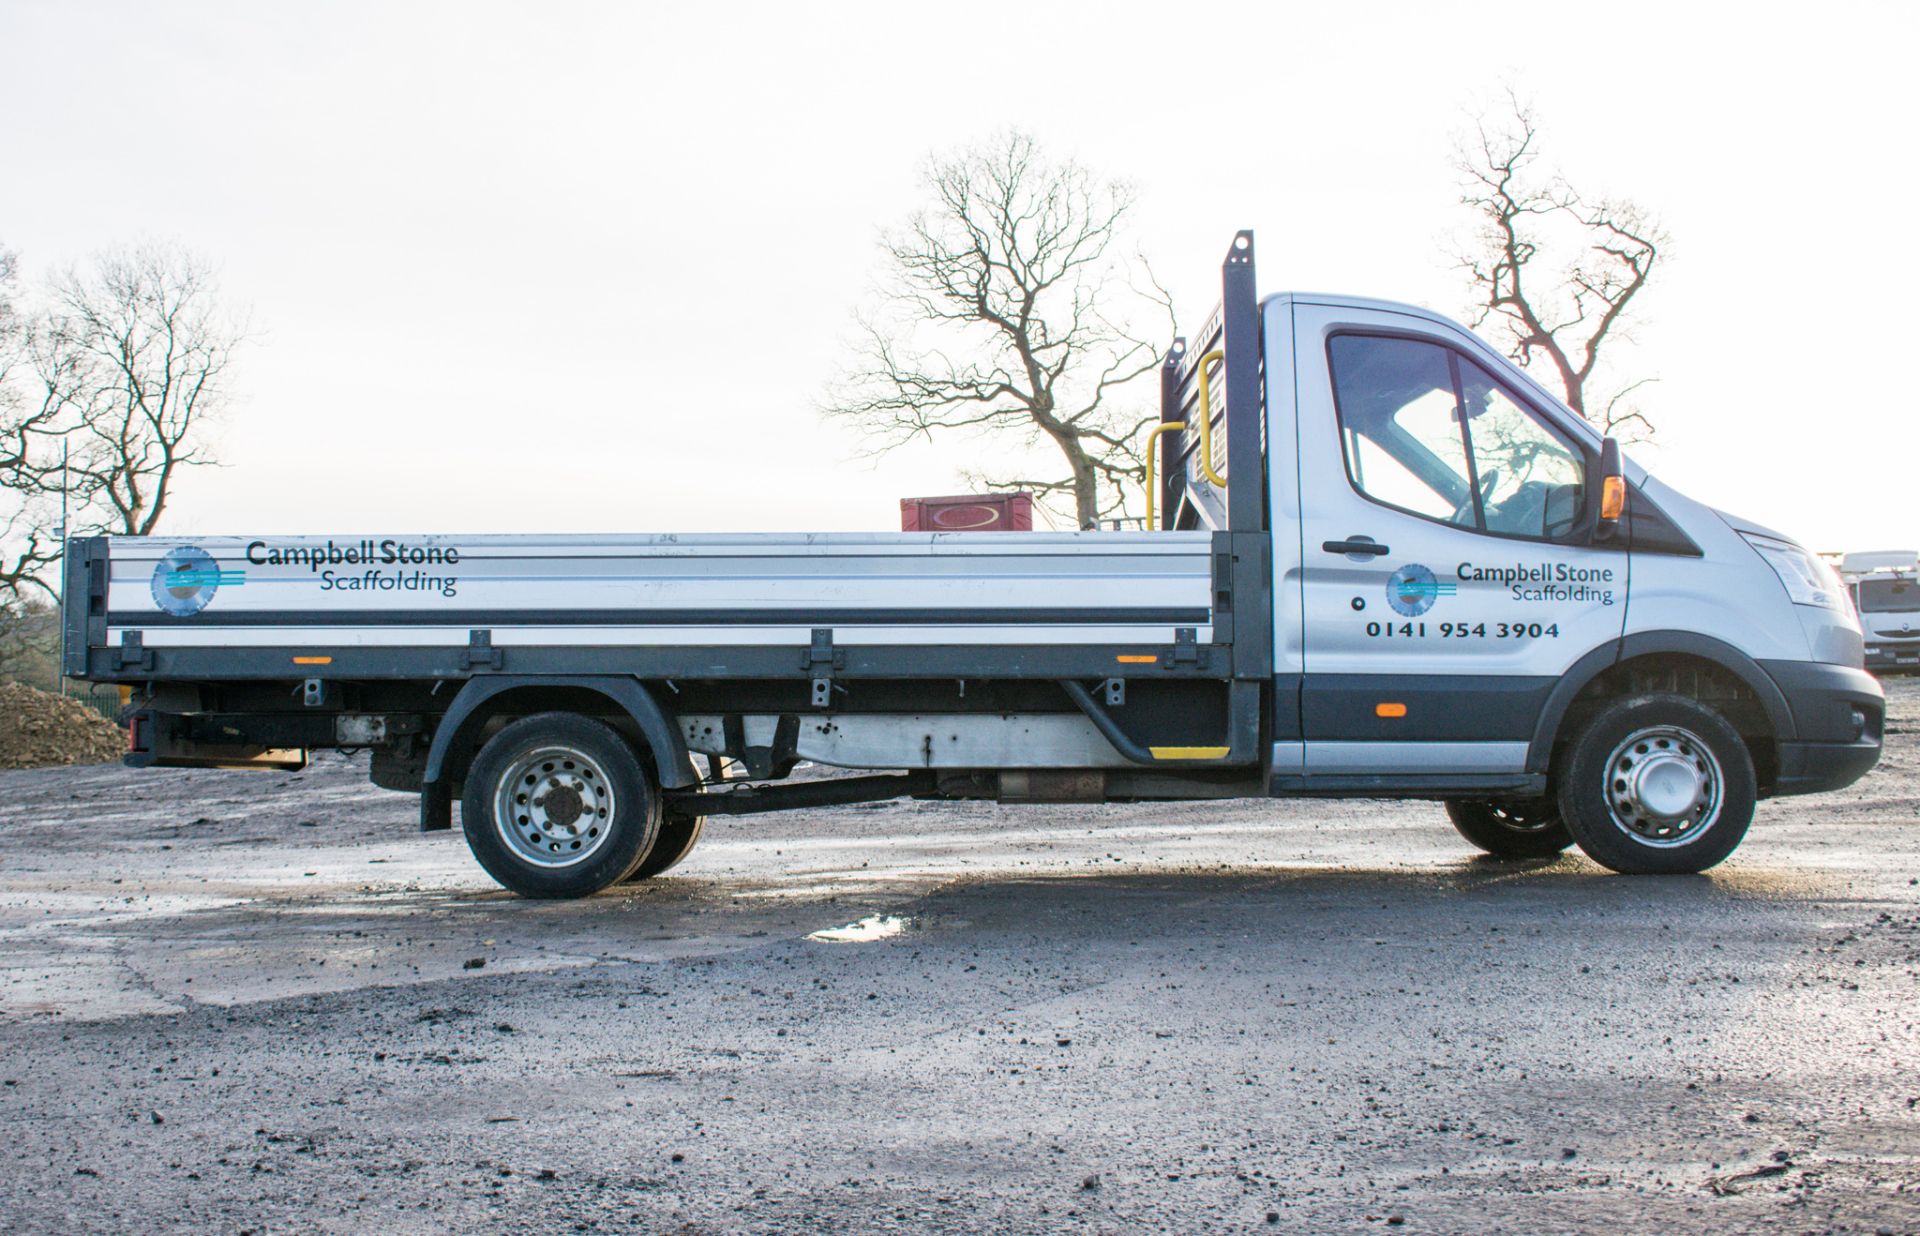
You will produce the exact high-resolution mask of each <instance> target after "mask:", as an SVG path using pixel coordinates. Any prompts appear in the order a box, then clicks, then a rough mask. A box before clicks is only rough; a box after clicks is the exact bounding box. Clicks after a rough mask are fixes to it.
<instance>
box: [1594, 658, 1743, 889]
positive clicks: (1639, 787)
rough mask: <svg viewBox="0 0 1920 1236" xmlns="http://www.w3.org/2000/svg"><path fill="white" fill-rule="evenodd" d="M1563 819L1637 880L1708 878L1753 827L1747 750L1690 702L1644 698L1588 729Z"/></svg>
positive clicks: (1617, 707)
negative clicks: (1710, 870)
mask: <svg viewBox="0 0 1920 1236" xmlns="http://www.w3.org/2000/svg"><path fill="white" fill-rule="evenodd" d="M1559 783H1560V788H1559V799H1560V817H1561V819H1563V820H1565V821H1566V823H1567V828H1568V829H1569V830H1570V831H1571V832H1572V833H1573V839H1574V840H1575V841H1576V842H1578V843H1579V845H1580V848H1581V849H1582V850H1583V851H1585V852H1586V855H1587V857H1588V858H1591V859H1592V860H1593V861H1594V862H1596V863H1599V864H1600V865H1601V866H1602V867H1608V868H1611V869H1612V870H1614V871H1619V872H1625V873H1628V874H1634V875H1639V874H1660V873H1665V874H1690V873H1692V872H1696V871H1705V870H1706V869H1707V868H1709V867H1711V866H1713V865H1714V864H1715V863H1718V862H1720V861H1721V860H1722V859H1724V858H1726V856H1727V855H1729V854H1731V853H1733V851H1734V847H1736V846H1738V845H1739V844H1740V839H1741V838H1743V837H1745V836H1746V835H1747V825H1748V824H1750V823H1751V822H1752V821H1753V804H1754V800H1755V797H1756V784H1755V779H1754V772H1753V757H1752V755H1751V754H1750V753H1749V752H1748V751H1747V744H1746V743H1745V742H1744V741H1742V739H1741V737H1740V735H1739V734H1738V733H1736V732H1735V731H1734V728H1733V727H1732V726H1731V725H1729V724H1727V721H1726V719H1725V718H1724V717H1722V716H1721V715H1720V714H1719V713H1717V712H1715V711H1714V710H1713V709H1711V708H1708V707H1707V706H1706V705H1704V704H1702V703H1700V702H1699V701H1697V700H1694V699H1690V698H1688V697H1687V696H1684V695H1640V696H1634V697H1632V698H1629V699H1623V700H1619V701H1617V702H1615V703H1613V704H1610V705H1608V706H1607V707H1606V708H1604V709H1602V710H1601V711H1600V712H1599V713H1598V714H1596V715H1595V716H1593V717H1592V718H1590V719H1589V720H1588V721H1587V722H1586V723H1585V724H1584V725H1582V726H1581V727H1580V730H1579V731H1578V733H1576V734H1575V736H1574V738H1573V741H1572V743H1571V744H1570V745H1569V746H1568V748H1567V749H1566V752H1565V754H1564V756H1563V758H1562V761H1561V767H1560V772H1559Z"/></svg>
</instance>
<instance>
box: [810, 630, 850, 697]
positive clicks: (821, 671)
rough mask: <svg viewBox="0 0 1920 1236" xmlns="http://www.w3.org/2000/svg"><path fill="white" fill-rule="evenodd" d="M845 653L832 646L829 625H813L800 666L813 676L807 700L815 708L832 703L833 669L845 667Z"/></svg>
mask: <svg viewBox="0 0 1920 1236" xmlns="http://www.w3.org/2000/svg"><path fill="white" fill-rule="evenodd" d="M846 664H847V654H846V653H844V652H840V651H837V650H836V649H835V648H834V646H833V630H832V628H830V627H815V628H814V629H813V642H812V643H811V644H809V645H808V646H807V652H806V656H805V658H804V659H803V660H802V661H801V663H800V668H801V669H803V670H806V671H807V673H809V674H810V675H812V677H813V690H812V693H811V694H810V696H809V697H808V702H809V703H811V704H812V705H813V707H815V708H826V707H828V706H829V705H831V704H832V703H833V671H835V670H837V669H845V668H846Z"/></svg>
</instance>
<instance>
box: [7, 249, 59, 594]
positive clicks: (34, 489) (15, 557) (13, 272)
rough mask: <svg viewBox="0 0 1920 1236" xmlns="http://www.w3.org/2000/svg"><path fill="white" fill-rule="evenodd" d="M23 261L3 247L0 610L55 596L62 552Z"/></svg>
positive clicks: (48, 415)
mask: <svg viewBox="0 0 1920 1236" xmlns="http://www.w3.org/2000/svg"><path fill="white" fill-rule="evenodd" d="M18 272H19V257H18V255H17V254H15V253H14V251H13V250H11V249H6V248H0V610H7V611H10V610H11V608H12V607H13V606H14V605H15V604H17V603H18V602H19V601H20V600H21V599H22V598H23V597H25V596H26V595H27V594H28V593H29V592H33V591H38V592H41V593H46V594H48V595H51V593H50V590H49V589H48V588H47V585H46V583H45V581H44V580H43V579H42V573H43V572H44V571H46V569H47V568H48V567H49V566H51V565H52V564H53V563H54V562H56V561H58V560H59V557H60V549H59V545H58V544H57V542H56V538H55V537H54V536H53V535H52V534H51V530H50V529H49V528H48V527H46V526H44V525H45V524H46V520H45V519H44V514H45V506H46V503H45V500H44V499H45V495H44V493H43V492H42V490H41V486H40V481H41V480H42V479H43V478H42V477H41V475H40V472H39V469H38V466H37V464H38V462H39V461H40V460H41V459H42V457H43V453H42V452H41V451H40V450H39V449H37V448H38V447H40V446H41V445H42V444H43V442H44V439H45V438H46V436H47V434H48V432H49V430H50V429H51V421H52V419H53V416H54V411H53V409H52V408H50V407H49V406H48V404H49V401H48V400H47V399H46V398H44V397H41V398H38V399H36V398H35V396H34V388H35V387H36V385H37V383H36V381H35V379H34V365H33V363H32V349H31V346H30V339H29V330H28V321H27V316H26V314H24V313H23V312H22V311H21V308H20V303H19V278H18Z"/></svg>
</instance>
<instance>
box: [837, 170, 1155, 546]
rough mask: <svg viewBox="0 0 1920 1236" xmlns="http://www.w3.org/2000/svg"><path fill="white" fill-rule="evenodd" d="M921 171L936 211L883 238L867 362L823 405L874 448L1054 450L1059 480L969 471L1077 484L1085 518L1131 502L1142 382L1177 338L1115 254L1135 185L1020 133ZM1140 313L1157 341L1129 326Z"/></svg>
mask: <svg viewBox="0 0 1920 1236" xmlns="http://www.w3.org/2000/svg"><path fill="white" fill-rule="evenodd" d="M926 180H927V188H928V192H929V196H930V197H931V199H932V201H933V205H931V206H930V207H929V208H928V209H926V210H923V211H920V212H919V213H917V214H915V215H914V216H913V217H912V218H910V219H909V220H908V221H907V224H906V226H905V227H904V228H902V229H901V230H899V231H898V232H896V233H893V234H891V235H889V236H888V237H886V238H885V240H884V241H883V249H884V250H885V253H886V257H887V267H888V273H887V277H886V281H885V285H884V290H883V292H882V294H881V297H880V304H879V306H878V307H877V309H876V310H875V311H873V312H872V313H869V314H867V315H865V316H863V317H862V318H861V320H860V331H861V336H862V342H861V347H860V354H859V360H858V361H857V362H856V363H855V364H854V365H853V366H852V367H851V368H850V369H849V371H848V372H847V373H846V374H845V375H844V376H843V378H842V380H841V381H840V383H839V384H838V386H837V387H836V389H835V390H834V391H833V392H831V393H830V395H829V396H828V397H827V399H826V401H825V403H824V406H823V408H822V411H823V412H824V413H825V414H826V415H829V416H833V417H838V418H842V419H845V420H846V421H848V422H849V423H851V424H852V425H854V426H855V427H856V428H857V429H858V431H859V432H860V433H861V434H862V435H863V436H864V437H865V438H866V439H867V441H868V442H870V443H871V449H872V451H873V453H875V454H884V453H885V452H887V451H890V450H894V449H896V448H898V447H900V446H903V445H906V444H907V443H909V442H914V441H933V440H935V439H936V438H939V437H944V436H947V435H950V434H956V433H960V434H967V433H971V434H978V435H983V436H986V437H990V438H992V439H994V440H995V441H996V442H1001V443H1006V444H1010V445H1012V446H1016V447H1020V448H1033V447H1036V446H1045V445H1051V446H1052V447H1053V448H1054V449H1056V450H1058V451H1059V453H1060V455H1061V456H1062V458H1063V460H1064V462H1065V465H1066V470H1067V475H1066V476H1065V477H1062V478H1059V479H1053V480H1038V481H1036V480H1031V479H1026V478H1024V477H1023V476H1021V475H1019V474H1018V473H1015V472H1012V471H1001V470H997V469H985V470H976V471H974V472H971V473H969V476H970V478H971V479H974V480H977V481H980V482H982V483H989V484H992V485H994V486H995V487H1000V486H1006V485H1014V484H1017V485H1019V486H1020V487H1021V488H1027V489H1031V490H1033V491H1034V492H1035V493H1036V494H1037V495H1039V496H1041V497H1042V498H1043V499H1044V498H1046V497H1051V496H1058V497H1061V498H1065V497H1067V496H1071V498H1072V501H1073V513H1074V518H1075V520H1076V523H1077V524H1078V525H1079V526H1081V527H1086V526H1089V525H1091V524H1092V523H1094V522H1095V521H1097V520H1098V519H1100V518H1103V517H1111V516H1112V515H1114V514H1123V513H1124V512H1125V510H1126V506H1127V501H1128V496H1129V495H1128V490H1129V489H1130V488H1133V489H1137V488H1138V487H1139V485H1140V484H1141V483H1142V482H1143V481H1144V479H1145V475H1146V473H1145V467H1144V463H1143V461H1142V460H1141V458H1140V456H1139V453H1138V452H1137V451H1136V450H1135V449H1134V447H1133V446H1132V438H1133V437H1134V435H1135V433H1136V431H1137V429H1138V427H1139V426H1140V425H1141V424H1143V423H1145V422H1147V421H1150V420H1152V419H1153V417H1152V416H1151V415H1149V412H1150V409H1151V404H1150V403H1149V402H1147V400H1146V399H1145V398H1142V397H1139V396H1136V395H1134V393H1133V392H1134V391H1135V389H1136V384H1137V382H1138V381H1139V380H1140V379H1142V378H1144V377H1147V376H1148V375H1150V374H1151V373H1152V372H1153V371H1154V370H1155V369H1156V368H1157V366H1158V361H1159V346H1158V343H1157V342H1156V340H1157V339H1158V337H1159V336H1158V332H1159V330H1160V329H1161V324H1162V322H1164V323H1165V334H1166V337H1171V335H1172V333H1173V331H1172V304H1171V300H1170V298H1168V297H1167V295H1166V293H1165V291H1164V289H1162V288H1160V286H1159V285H1158V283H1157V282H1154V281H1153V278H1152V272H1151V271H1150V270H1147V269H1146V267H1145V264H1144V263H1143V262H1140V261H1138V259H1137V258H1136V259H1135V260H1133V261H1132V262H1128V261H1125V260H1123V259H1121V258H1117V257H1116V256H1115V255H1114V249H1115V241H1116V239H1117V238H1118V236H1119V234H1120V229H1121V226H1122V224H1123V222H1124V220H1125V218H1126V215H1127V212H1128V210H1129V209H1130V207H1131V205H1132V200H1133V199H1132V194H1131V191H1130V190H1129V189H1128V188H1127V187H1126V186H1124V185H1122V184H1119V183H1116V182H1107V181H1100V180H1097V179H1095V178H1094V177H1093V176H1092V175H1091V174H1090V173H1088V172H1087V171H1086V170H1085V169H1083V168H1081V167H1080V166H1079V165H1078V164H1076V163H1073V162H1072V161H1066V162H1052V161H1049V160H1048V159H1046V158H1045V157H1044V155H1043V154H1042V153H1041V151H1040V150H1039V148H1038V147H1037V146H1036V144H1035V142H1034V140H1033V139H1032V138H1031V137H1029V136H1027V135H1025V134H1022V133H1017V132H1010V133H1006V134H1003V135H1002V136H1000V137H999V138H997V139H995V140H994V141H993V142H991V143H989V144H988V145H985V146H982V147H978V148H975V149H972V150H967V151H963V152H960V153H958V154H955V155H951V156H946V157H936V158H935V159H933V160H932V161H931V162H930V163H929V165H928V168H927V175H926ZM1129 267H1133V268H1136V269H1139V270H1141V271H1144V273H1145V279H1146V282H1147V283H1148V285H1149V286H1150V287H1151V289H1152V290H1151V291H1150V292H1147V291H1142V290H1140V289H1139V288H1137V287H1136V286H1135V285H1134V284H1133V283H1132V282H1131V281H1130V279H1129V277H1128V276H1129V274H1130V273H1131V272H1130V270H1129ZM1148 315H1150V316H1151V320H1152V327H1151V329H1152V330H1153V331H1154V336H1153V337H1151V338H1150V337H1148V335H1147V334H1146V333H1145V331H1144V330H1136V328H1135V327H1134V325H1133V323H1134V322H1135V320H1136V319H1138V318H1141V317H1145V316H1148Z"/></svg>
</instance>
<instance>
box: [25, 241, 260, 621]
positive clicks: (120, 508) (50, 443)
mask: <svg viewBox="0 0 1920 1236" xmlns="http://www.w3.org/2000/svg"><path fill="white" fill-rule="evenodd" d="M7 256H8V258H9V263H8V268H7V273H8V274H9V275H10V274H11V269H12V264H11V260H10V259H11V255H10V254H9V255H7ZM11 287H12V284H11V281H8V282H7V284H6V288H7V290H8V291H10V290H11ZM8 299H9V301H11V298H10V297H9V298H8ZM44 301H45V303H44V305H42V306H32V307H30V308H29V310H28V311H26V312H18V311H15V310H14V309H13V307H12V305H11V304H9V307H8V311H7V314H6V316H5V318H4V319H3V320H0V502H4V503H5V505H4V506H3V507H0V596H12V597H15V598H18V597H22V596H25V595H26V594H27V593H28V592H29V591H39V592H42V593H47V594H49V595H50V594H51V591H52V590H51V587H50V585H49V583H48V581H47V579H46V572H47V568H48V567H49V565H50V564H51V563H53V562H55V561H57V560H58V557H59V553H60V545H59V538H58V535H57V532H56V530H55V528H54V526H53V525H54V523H55V522H56V521H55V512H56V511H57V509H58V507H59V506H60V504H61V501H62V499H63V498H64V501H65V505H66V507H67V509H68V516H69V522H70V525H71V527H70V531H71V532H73V533H99V532H105V533H112V534H121V535H141V536H144V535H147V534H150V533H152V532H153V530H154V529H155V527H156V526H157V525H158V524H159V522H160V519H161V517H162V516H163V515H164V514H165V512H166V509H167V502H168V500H169V499H170V498H171V497H172V493H173V487H174V485H175V484H176V482H177V481H178V479H179V476H180V472H181V470H182V469H184V468H189V467H193V466H195V465H199V464H205V463H210V462H211V457H210V455H209V454H208V452H207V449H206V446H205V440H204V439H205V434H204V430H205V426H206V422H207V420H208V419H209V418H210V417H211V416H213V415H214V414H216V413H217V412H218V411H219V409H220V408H221V406H222V404H223V403H224V402H225V399H226V389H225V385H224V382H225V378H226V376H227V372H228V368H229V366H230V365H231V363H232V359H233V353H234V350H235V348H236V347H237V346H238V345H239V344H240V342H241V340H242V339H243V337H244V332H243V328H242V327H241V325H240V324H239V323H237V322H235V321H233V320H231V319H230V318H229V317H228V316H227V315H226V314H225V313H224V312H223V311H222V310H221V307H220V305H219V303H218V298H217V295H216V292H215V288H214V284H213V279H212V275H211V272H210V271H209V270H208V268H207V266H206V265H205V263H203V262H202V261H200V260H199V259H197V258H195V257H194V256H193V255H191V254H189V253H186V252H184V251H182V250H179V249H176V248H172V247H168V246H163V245H144V246H140V247H137V248H132V249H123V250H113V251H109V252H106V253H104V254H101V255H100V256H98V257H97V258H95V259H94V261H93V262H92V264H91V265H90V266H89V267H87V268H86V269H84V270H81V269H72V270H68V271H67V272H65V273H63V274H60V275H57V276H55V277H54V278H53V279H52V280H51V281H50V282H49V284H48V286H47V289H46V295H45V297H44Z"/></svg>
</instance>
